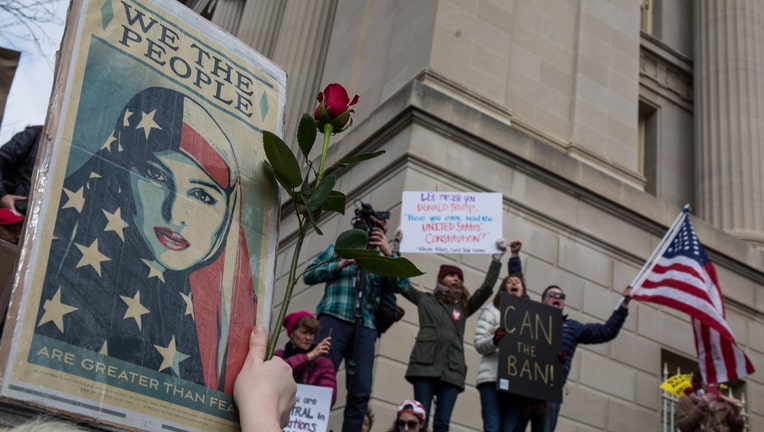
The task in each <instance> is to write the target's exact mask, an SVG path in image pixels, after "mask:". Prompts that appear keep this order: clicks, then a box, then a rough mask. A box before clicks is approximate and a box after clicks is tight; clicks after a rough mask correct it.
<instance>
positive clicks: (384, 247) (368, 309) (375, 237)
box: [303, 203, 409, 432]
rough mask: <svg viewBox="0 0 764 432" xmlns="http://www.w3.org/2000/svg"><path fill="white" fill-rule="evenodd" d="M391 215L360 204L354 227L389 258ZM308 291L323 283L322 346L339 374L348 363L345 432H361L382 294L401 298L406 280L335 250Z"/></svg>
mask: <svg viewBox="0 0 764 432" xmlns="http://www.w3.org/2000/svg"><path fill="white" fill-rule="evenodd" d="M388 217H389V213H388V212H375V211H374V208H373V207H372V206H371V205H370V204H366V203H361V208H360V209H357V210H356V212H355V217H354V218H353V227H354V228H356V229H363V230H366V231H367V232H368V233H369V248H370V249H377V250H379V253H381V254H383V255H385V256H393V255H394V254H397V252H394V251H393V249H392V247H391V246H390V243H389V242H388V241H387V238H386V237H385V225H386V223H387V219H388ZM303 281H304V282H305V283H306V284H307V285H315V284H320V283H324V284H325V287H324V295H323V297H321V300H320V301H319V302H318V306H317V307H316V316H318V323H319V325H320V330H319V334H318V340H324V338H326V337H328V336H331V338H332V339H331V340H332V344H331V348H330V349H329V352H328V354H327V356H328V357H329V359H330V360H331V361H332V363H333V364H334V370H335V372H336V371H337V369H339V367H340V364H341V363H342V361H343V360H344V361H345V369H346V380H345V381H346V382H345V387H346V389H347V398H346V401H345V410H344V418H343V424H342V430H343V432H358V431H359V430H361V428H362V427H363V418H364V415H365V414H366V408H367V405H368V403H369V398H370V397H371V385H372V372H373V368H374V349H375V347H374V345H375V343H376V340H377V335H378V334H377V329H376V325H375V313H376V311H377V308H378V307H379V304H380V298H381V295H382V292H383V290H388V291H390V292H394V293H401V292H403V291H405V290H407V289H408V286H409V279H408V278H393V277H383V276H379V275H376V274H374V273H371V272H367V271H366V270H364V269H362V268H360V267H358V266H357V265H356V264H355V261H354V260H352V259H343V258H340V257H339V256H337V254H336V253H335V252H334V244H331V245H329V246H327V247H326V248H325V249H324V250H323V251H321V252H320V253H319V254H318V255H317V256H316V258H315V259H314V260H313V262H312V263H311V264H310V265H309V266H308V270H307V271H306V272H305V275H304V276H303Z"/></svg>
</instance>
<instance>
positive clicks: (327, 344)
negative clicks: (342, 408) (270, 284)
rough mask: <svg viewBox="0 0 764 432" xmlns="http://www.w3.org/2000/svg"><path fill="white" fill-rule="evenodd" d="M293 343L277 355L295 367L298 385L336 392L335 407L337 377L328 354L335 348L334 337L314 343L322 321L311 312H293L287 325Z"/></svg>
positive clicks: (333, 394)
mask: <svg viewBox="0 0 764 432" xmlns="http://www.w3.org/2000/svg"><path fill="white" fill-rule="evenodd" d="M283 325H284V328H285V329H286V332H287V336H288V337H289V341H288V342H287V343H286V346H285V347H284V349H283V350H276V352H274V353H273V354H274V355H275V356H277V357H281V358H283V359H284V360H285V361H286V362H287V364H288V365H289V366H291V367H292V371H293V375H294V380H295V382H297V383H298V384H310V385H316V386H321V387H329V388H331V389H332V406H334V401H335V400H336V399H337V377H336V375H335V372H334V365H333V364H332V361H331V360H329V357H326V354H327V353H328V352H329V348H331V339H332V338H331V336H329V337H326V338H324V340H322V341H321V342H319V343H318V344H314V343H313V341H314V340H315V338H316V334H318V329H319V326H318V320H317V319H316V317H315V316H314V315H313V314H312V313H310V312H307V311H299V312H292V313H290V314H287V316H285V317H284V322H283Z"/></svg>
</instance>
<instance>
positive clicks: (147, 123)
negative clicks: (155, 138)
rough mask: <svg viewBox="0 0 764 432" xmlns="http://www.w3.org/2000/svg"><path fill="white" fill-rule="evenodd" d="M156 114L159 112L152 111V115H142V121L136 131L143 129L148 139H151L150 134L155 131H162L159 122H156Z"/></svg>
mask: <svg viewBox="0 0 764 432" xmlns="http://www.w3.org/2000/svg"><path fill="white" fill-rule="evenodd" d="M156 113H157V110H154V111H151V112H150V113H141V114H142V116H141V121H140V122H139V123H138V126H136V127H135V128H136V129H143V133H144V134H146V139H149V134H151V131H152V130H153V129H159V130H162V128H161V127H159V125H158V124H157V122H156V121H154V115H156Z"/></svg>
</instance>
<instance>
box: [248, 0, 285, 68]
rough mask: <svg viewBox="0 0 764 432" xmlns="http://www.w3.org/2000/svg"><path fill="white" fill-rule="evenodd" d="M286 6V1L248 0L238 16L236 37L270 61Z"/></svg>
mask: <svg viewBox="0 0 764 432" xmlns="http://www.w3.org/2000/svg"><path fill="white" fill-rule="evenodd" d="M286 4H287V1H286V0H248V1H247V2H246V5H245V6H244V9H243V11H242V13H241V15H240V16H239V19H240V20H241V24H240V25H239V26H238V28H239V31H238V33H236V37H238V38H239V39H241V41H242V42H244V43H245V44H247V45H249V46H251V47H252V48H254V49H255V50H257V52H259V53H260V54H262V55H264V56H266V57H268V58H269V59H272V58H273V49H274V47H275V45H276V40H277V38H278V34H279V29H280V28H281V22H282V19H283V16H284V8H285V7H286ZM281 66H282V67H283V65H281Z"/></svg>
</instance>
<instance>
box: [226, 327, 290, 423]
mask: <svg viewBox="0 0 764 432" xmlns="http://www.w3.org/2000/svg"><path fill="white" fill-rule="evenodd" d="M248 343H249V352H248V353H247V357H246V360H245V361H244V364H243V366H242V368H241V372H240V373H239V375H238V376H237V377H236V383H235V385H234V390H233V396H234V399H235V400H236V406H237V407H238V412H239V421H240V425H241V432H280V431H281V430H282V429H283V428H284V427H286V426H287V425H288V424H289V416H290V414H291V411H292V409H293V408H294V407H295V404H296V402H297V401H296V395H297V384H296V383H295V382H294V379H292V369H291V368H290V367H289V365H287V364H286V362H285V361H284V360H283V359H281V358H279V357H273V358H272V359H270V360H267V361H266V360H265V351H266V350H267V345H268V337H267V335H266V331H265V327H264V326H263V325H262V324H258V325H256V326H255V328H254V329H253V330H252V331H251V334H250V337H249V342H248Z"/></svg>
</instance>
